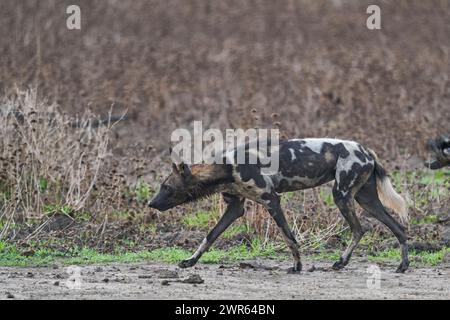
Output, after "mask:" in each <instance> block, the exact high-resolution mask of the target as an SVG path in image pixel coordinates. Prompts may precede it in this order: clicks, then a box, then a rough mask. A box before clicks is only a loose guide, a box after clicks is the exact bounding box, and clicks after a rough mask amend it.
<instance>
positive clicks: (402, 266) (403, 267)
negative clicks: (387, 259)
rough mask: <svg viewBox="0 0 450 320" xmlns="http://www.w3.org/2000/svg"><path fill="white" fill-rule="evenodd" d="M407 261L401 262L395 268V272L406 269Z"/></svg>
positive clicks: (403, 271) (401, 271)
mask: <svg viewBox="0 0 450 320" xmlns="http://www.w3.org/2000/svg"><path fill="white" fill-rule="evenodd" d="M408 267H409V262H402V263H400V265H399V266H398V268H397V270H395V272H396V273H405V271H406V270H408Z"/></svg>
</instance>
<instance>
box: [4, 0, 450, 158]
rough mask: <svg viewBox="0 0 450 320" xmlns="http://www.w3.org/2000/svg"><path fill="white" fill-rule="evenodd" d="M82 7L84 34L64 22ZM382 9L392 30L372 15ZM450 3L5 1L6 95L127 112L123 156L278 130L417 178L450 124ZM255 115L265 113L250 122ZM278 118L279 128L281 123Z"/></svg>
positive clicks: (74, 108)
mask: <svg viewBox="0 0 450 320" xmlns="http://www.w3.org/2000/svg"><path fill="white" fill-rule="evenodd" d="M70 4H77V5H79V6H80V7H81V30H80V31H78V30H74V31H71V30H68V29H67V28H66V19H67V17H68V15H67V14H66V8H67V6H68V5H70ZM369 4H377V5H379V6H380V8H381V19H382V20H381V21H382V29H381V30H368V29H367V28H366V19H367V17H368V14H366V8H367V6H368V5H369ZM449 71H450V1H431V0H429V1H406V0H405V1H346V0H335V1H331V0H330V1H322V0H319V1H317V0H315V1H296V0H290V1H262V0H252V1H250V0H249V1H242V0H233V1H207V0H160V1H156V0H150V1H143V0H117V1H116V0H108V1H106V0H86V1H76V0H71V1H59V0H1V1H0V94H1V95H3V96H5V95H6V96H11V95H14V92H15V88H16V87H19V88H27V87H37V88H38V93H39V96H40V97H42V98H45V99H48V100H49V101H50V102H57V103H58V104H59V105H60V106H61V108H62V109H63V110H64V111H67V112H69V113H71V114H74V115H75V114H79V113H82V112H83V110H85V109H86V108H89V109H91V110H93V111H94V112H95V113H97V114H102V115H105V114H107V113H108V111H109V109H110V107H111V105H112V104H114V109H113V110H114V113H121V112H123V111H124V110H128V115H129V117H130V119H129V120H127V121H125V122H124V123H122V124H121V125H120V126H119V127H118V128H117V130H118V134H119V137H120V138H119V139H118V140H117V141H116V143H117V146H118V149H121V150H122V151H123V150H126V148H127V146H128V145H130V143H132V142H133V143H134V142H138V143H140V144H142V145H144V146H147V145H153V146H154V147H155V149H153V151H151V152H152V153H154V154H153V155H152V156H155V157H157V156H159V155H161V154H162V152H163V150H165V149H167V146H168V144H169V141H170V132H171V131H172V130H173V129H175V128H177V127H189V126H190V125H191V122H192V121H193V120H203V121H204V127H218V128H221V129H225V128H235V127H244V128H246V127H251V126H259V127H272V125H273V122H274V121H279V122H280V124H279V125H280V127H281V129H282V131H283V132H284V133H285V134H286V135H287V136H289V137H309V136H329V137H340V138H348V139H355V140H358V141H360V142H362V143H364V144H366V145H368V146H369V147H371V148H373V149H375V150H376V151H377V152H378V153H379V155H380V156H381V157H383V158H384V159H386V160H391V163H390V166H391V167H392V166H393V165H395V166H400V165H402V164H406V165H407V166H408V165H411V166H414V165H419V163H420V161H421V158H424V157H425V156H426V150H425V141H426V139H427V138H430V137H432V136H434V135H436V134H438V133H443V132H446V131H448V129H449V123H450V79H449V75H450V72H449ZM252 110H253V112H252ZM273 113H278V114H279V117H278V118H276V119H274V117H273Z"/></svg>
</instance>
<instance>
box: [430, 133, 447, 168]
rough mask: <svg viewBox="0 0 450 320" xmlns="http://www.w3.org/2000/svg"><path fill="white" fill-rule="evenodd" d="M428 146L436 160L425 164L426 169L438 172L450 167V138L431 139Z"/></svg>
mask: <svg viewBox="0 0 450 320" xmlns="http://www.w3.org/2000/svg"><path fill="white" fill-rule="evenodd" d="M427 145H428V149H429V150H430V151H431V152H432V154H433V156H434V159H433V160H432V161H427V162H425V166H426V167H428V168H430V169H432V170H436V169H440V168H443V167H445V166H450V136H444V135H442V136H440V137H438V138H436V139H430V140H428V144H427Z"/></svg>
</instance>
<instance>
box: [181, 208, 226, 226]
mask: <svg viewBox="0 0 450 320" xmlns="http://www.w3.org/2000/svg"><path fill="white" fill-rule="evenodd" d="M217 218H218V214H217V212H215V211H199V212H197V213H195V214H190V215H187V216H185V217H183V220H182V223H183V224H184V225H185V226H187V227H191V228H203V229H206V228H208V227H209V225H210V223H211V221H213V222H214V221H216V220H217Z"/></svg>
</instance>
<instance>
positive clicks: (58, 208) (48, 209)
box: [44, 204, 73, 215]
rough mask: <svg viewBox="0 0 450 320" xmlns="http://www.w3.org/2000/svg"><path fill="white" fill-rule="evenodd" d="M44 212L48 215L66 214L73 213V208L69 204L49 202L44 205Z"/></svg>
mask: <svg viewBox="0 0 450 320" xmlns="http://www.w3.org/2000/svg"><path fill="white" fill-rule="evenodd" d="M44 213H45V214H46V215H54V214H58V213H59V214H65V215H71V214H72V213H73V208H72V207H71V206H69V205H58V204H47V205H44Z"/></svg>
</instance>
